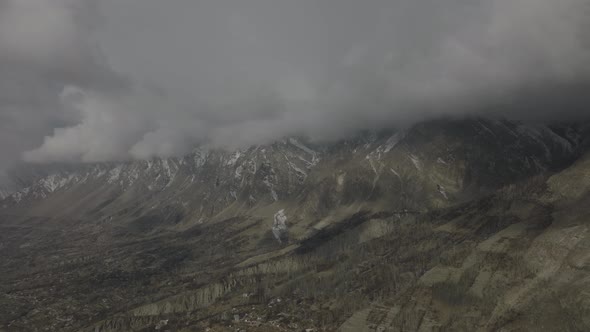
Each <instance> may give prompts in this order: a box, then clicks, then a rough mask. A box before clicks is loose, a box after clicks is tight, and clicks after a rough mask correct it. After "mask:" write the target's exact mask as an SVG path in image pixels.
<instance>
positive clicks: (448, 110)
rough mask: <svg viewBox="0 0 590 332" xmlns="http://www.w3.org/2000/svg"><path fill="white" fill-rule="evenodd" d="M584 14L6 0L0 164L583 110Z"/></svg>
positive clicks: (356, 3) (572, 7)
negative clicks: (433, 120)
mask: <svg viewBox="0 0 590 332" xmlns="http://www.w3.org/2000/svg"><path fill="white" fill-rule="evenodd" d="M589 30H590V0H363V1H361V0H166V1H163V0H0V72H1V73H2V75H0V156H1V157H2V159H1V161H0V169H2V168H5V167H7V166H8V165H10V164H11V163H13V162H15V161H18V160H22V159H24V160H27V161H32V162H52V161H74V162H79V161H83V162H94V161H106V160H123V159H131V158H150V157H154V156H171V155H176V154H182V153H185V152H187V151H189V150H190V149H191V148H193V147H194V146H195V145H196V144H200V143H207V144H212V145H216V146H225V147H236V146H240V145H247V144H257V143H265V142H268V141H271V140H273V139H276V138H280V137H282V136H286V135H296V134H303V135H308V136H310V137H312V138H315V139H332V138H336V137H339V136H342V135H347V134H350V133H352V132H354V131H355V130H358V129H365V128H378V127H382V126H405V125H408V124H411V123H412V122H414V121H419V120H422V119H425V118H429V117H432V116H440V115H461V114H478V115H488V116H498V115H500V116H506V117H511V118H516V119H526V120H547V119H572V120H573V119H575V118H576V117H581V116H585V115H586V116H587V113H590V112H588V106H587V105H588V103H587V101H588V99H590V96H587V95H590V94H589V93H588V91H590V90H589V89H588V87H589V85H588V84H587V82H588V78H590V32H589ZM585 112H586V113H585Z"/></svg>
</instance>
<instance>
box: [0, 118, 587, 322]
mask: <svg viewBox="0 0 590 332" xmlns="http://www.w3.org/2000/svg"><path fill="white" fill-rule="evenodd" d="M589 137H590V135H589V131H588V127H587V126H582V125H556V126H551V127H547V126H530V125H523V124H519V123H513V122H508V121H497V120H485V119H464V120H437V121H431V122H427V123H422V124H419V125H416V126H414V127H413V128H410V129H409V130H407V131H403V132H402V131H383V132H379V133H374V132H367V133H361V134H359V135H358V136H356V137H352V138H350V139H347V140H343V141H340V142H335V143H330V144H310V143H308V142H306V141H305V140H304V139H301V138H286V139H284V140H282V141H279V142H275V143H273V144H270V145H267V146H258V147H251V148H247V149H243V150H240V151H233V152H227V151H221V150H215V149H207V148H204V147H202V148H198V149H196V150H195V151H194V152H193V153H191V154H189V155H187V156H184V157H182V158H171V159H157V160H151V161H136V162H128V163H112V164H89V165H78V166H75V167H74V166H67V167H65V166H63V167H56V166H54V167H53V169H52V172H50V173H49V174H47V175H43V176H40V177H29V178H28V179H29V180H28V181H29V183H30V185H28V186H26V187H25V188H24V189H22V190H20V191H18V192H16V193H14V194H12V195H10V196H9V197H7V198H6V199H4V200H3V201H1V202H0V207H2V209H0V227H1V228H2V229H3V231H2V232H1V233H0V234H1V235H0V248H2V251H3V253H4V255H5V259H3V260H2V262H1V265H0V271H1V272H2V277H1V279H0V287H1V289H0V290H1V291H2V293H3V294H5V296H3V297H2V300H0V313H2V314H1V315H0V317H2V320H1V321H0V324H3V325H4V328H5V329H8V330H10V331H12V330H14V331H20V330H23V331H31V330H43V329H44V328H49V329H50V330H80V329H87V330H92V331H95V330H97V331H128V330H142V329H148V330H151V329H153V328H156V327H157V328H158V329H170V330H181V329H185V330H187V331H201V330H204V329H205V328H207V327H210V328H213V330H220V331H226V330H227V331H230V330H231V331H233V330H235V328H243V329H247V330H248V331H282V330H294V331H297V330H301V329H304V328H313V329H323V330H327V331H332V330H336V329H337V328H338V327H339V326H341V329H342V330H344V331H362V330H363V329H364V330H368V331H373V330H375V331H377V330H379V331H402V330H403V331H407V330H409V331H412V330H457V329H459V330H461V329H463V330H476V329H480V330H482V331H487V330H498V329H504V330H519V329H529V328H534V327H537V328H538V327H541V326H542V327H543V328H544V329H546V330H563V329H564V328H565V329H566V330H567V329H570V330H584V329H587V328H588V327H589V326H590V322H588V321H587V320H586V318H585V317H588V315H587V313H588V309H589V308H590V302H589V301H588V294H586V293H585V292H584V289H588V284H587V282H588V280H590V279H589V277H590V274H588V271H589V270H588V265H589V264H590V261H589V260H588V257H590V256H589V253H590V250H589V248H590V247H588V246H587V243H586V242H588V240H587V239H586V237H587V236H586V235H587V234H586V233H587V229H586V228H587V226H586V223H585V221H586V220H587V218H586V217H587V216H588V212H590V211H588V210H587V209H586V208H585V206H586V205H587V204H585V202H587V201H588V198H589V196H588V195H589V193H588V189H589V188H590V180H589V176H590V175H589V174H590V165H589V164H588V160H590V158H588V154H587V153H586V152H585V151H586V146H587V140H588V138H589ZM29 173H30V174H43V172H42V171H39V172H29ZM555 299H560V301H555ZM349 318H350V319H349ZM0 326H2V325H0Z"/></svg>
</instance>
